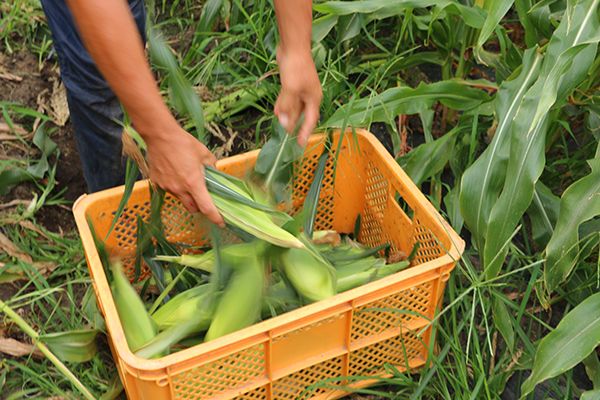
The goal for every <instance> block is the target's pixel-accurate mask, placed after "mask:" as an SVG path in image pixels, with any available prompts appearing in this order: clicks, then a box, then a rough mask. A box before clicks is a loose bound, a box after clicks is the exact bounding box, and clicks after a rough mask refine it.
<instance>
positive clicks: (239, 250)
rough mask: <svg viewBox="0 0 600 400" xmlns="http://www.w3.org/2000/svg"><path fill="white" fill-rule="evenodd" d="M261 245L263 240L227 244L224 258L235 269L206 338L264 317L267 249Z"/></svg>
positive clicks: (231, 330) (211, 338) (244, 325)
mask: <svg viewBox="0 0 600 400" xmlns="http://www.w3.org/2000/svg"><path fill="white" fill-rule="evenodd" d="M258 246H262V245H261V244H260V242H259V243H247V244H245V245H244V246H241V245H240V246H235V247H234V246H229V247H224V248H223V251H222V254H221V255H222V262H223V263H224V264H227V265H229V266H230V267H231V268H232V269H233V273H232V275H231V277H230V279H229V282H228V283H227V286H226V288H225V291H224V293H223V295H222V296H221V298H220V299H219V300H218V305H217V308H216V310H215V315H214V317H213V320H212V322H211V324H210V328H209V329H208V332H206V336H205V340H206V341H210V340H213V339H216V338H218V337H221V336H224V335H226V334H228V333H231V332H235V331H237V330H239V329H242V328H245V327H247V326H250V325H252V324H253V323H255V322H256V321H257V320H258V319H259V318H260V310H261V303H262V296H263V288H264V284H265V268H264V256H263V249H261V248H260V247H258Z"/></svg>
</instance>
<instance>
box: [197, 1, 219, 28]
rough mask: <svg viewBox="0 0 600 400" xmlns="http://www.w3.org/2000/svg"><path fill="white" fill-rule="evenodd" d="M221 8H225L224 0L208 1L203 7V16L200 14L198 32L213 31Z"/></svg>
mask: <svg viewBox="0 0 600 400" xmlns="http://www.w3.org/2000/svg"><path fill="white" fill-rule="evenodd" d="M221 7H223V0H208V1H206V2H205V3H204V5H203V7H202V14H200V21H199V22H198V27H197V28H196V32H199V33H202V32H209V31H211V30H212V25H213V24H214V21H215V19H216V18H217V16H218V15H219V12H220V11H221Z"/></svg>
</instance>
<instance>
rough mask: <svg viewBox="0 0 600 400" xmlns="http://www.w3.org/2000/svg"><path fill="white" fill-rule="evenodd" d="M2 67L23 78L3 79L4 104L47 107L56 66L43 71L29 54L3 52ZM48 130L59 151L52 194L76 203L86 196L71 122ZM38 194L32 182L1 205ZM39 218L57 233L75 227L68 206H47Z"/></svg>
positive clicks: (0, 198) (0, 82) (24, 121)
mask: <svg viewBox="0 0 600 400" xmlns="http://www.w3.org/2000/svg"><path fill="white" fill-rule="evenodd" d="M0 68H2V69H4V70H5V71H6V72H8V73H10V74H13V75H16V76H18V77H20V78H22V80H21V81H13V80H8V79H1V78H0V93H2V101H7V102H13V103H17V104H19V105H23V106H26V107H28V108H30V109H33V110H38V109H39V108H40V104H41V105H44V103H45V102H46V101H47V100H48V97H49V95H50V93H51V91H52V85H53V82H54V81H55V80H57V79H58V68H57V67H56V65H52V63H48V62H46V63H44V67H43V68H42V69H41V70H40V69H39V64H38V60H37V58H36V57H35V56H34V55H33V54H31V53H29V52H20V53H15V54H13V55H10V56H8V55H5V54H1V53H0ZM38 103H39V104H38ZM13 117H14V122H16V123H19V124H21V125H22V126H23V127H24V128H25V129H26V130H27V131H30V130H31V129H32V128H33V126H32V124H33V121H32V120H31V118H29V117H28V118H21V117H19V116H17V115H15V116H13ZM46 127H47V128H49V129H48V131H49V133H50V137H51V139H52V140H53V141H54V142H56V144H57V145H58V148H59V161H58V163H57V170H56V187H55V188H54V191H53V192H52V194H56V193H60V192H63V191H64V192H63V195H62V197H63V198H64V199H66V200H68V201H70V202H71V201H74V200H75V199H77V198H78V197H79V196H80V195H81V194H83V193H85V191H86V185H85V181H84V179H83V174H82V170H81V163H80V161H79V155H78V153H77V149H76V145H75V140H74V137H73V128H72V126H71V123H70V122H69V121H67V123H66V124H65V125H64V126H57V125H55V124H53V123H48V124H47V125H46ZM34 151H36V150H34ZM10 156H16V157H20V158H23V159H26V158H28V157H36V156H37V154H36V153H35V152H32V153H31V154H24V153H21V154H13V153H12V151H11V153H10ZM54 162H56V159H55V158H54V159H51V160H50V164H51V165H52V164H53V163H54ZM36 191H38V190H36V188H35V186H34V185H33V184H31V183H25V184H21V185H18V186H16V187H15V188H13V189H12V190H11V192H9V193H8V194H7V195H6V196H0V203H5V202H8V201H10V200H13V199H31V198H32V193H33V192H36ZM36 217H37V220H38V222H39V223H41V224H42V225H44V226H45V227H46V228H47V229H49V230H51V231H54V232H58V231H63V232H66V231H71V230H72V229H74V228H75V223H74V220H73V215H72V213H71V211H70V206H69V205H67V207H62V206H47V207H44V212H43V213H39V214H38V215H37V216H36Z"/></svg>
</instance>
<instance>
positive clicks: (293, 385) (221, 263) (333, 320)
mask: <svg viewBox="0 0 600 400" xmlns="http://www.w3.org/2000/svg"><path fill="white" fill-rule="evenodd" d="M265 147H266V146H265ZM326 149H327V150H326ZM263 154H264V153H263ZM267 154H268V153H267ZM279 159H285V160H286V162H287V163H291V165H293V167H294V169H295V171H293V173H292V174H291V175H290V177H291V178H292V184H291V186H290V187H291V191H290V193H289V198H286V196H283V197H284V199H283V201H284V207H283V208H277V207H275V205H277V204H280V201H281V200H282V199H280V198H276V196H277V195H281V193H282V190H281V189H282V188H285V185H284V182H285V181H286V179H289V177H287V178H286V177H285V176H276V175H275V174H271V173H269V171H273V169H272V167H273V165H270V167H271V169H269V166H268V165H267V166H266V167H265V164H268V163H267V161H268V160H266V161H265V159H264V157H263V158H261V156H260V155H259V153H258V152H251V153H247V154H244V155H240V156H235V157H231V158H229V159H226V160H222V161H220V162H219V163H218V164H217V167H218V169H219V170H220V171H221V173H219V172H217V171H209V173H208V174H207V177H209V179H213V180H214V184H215V185H220V189H215V187H212V188H211V187H210V185H212V183H209V191H210V192H211V194H212V195H213V198H218V197H219V196H221V197H222V199H223V200H224V201H222V202H221V203H220V204H221V205H219V200H215V202H216V203H217V207H219V210H220V211H221V212H222V213H223V214H224V217H225V220H226V222H227V224H228V226H229V229H227V230H225V231H223V232H221V231H219V230H217V229H210V228H209V227H208V226H207V225H206V223H204V221H203V218H202V217H201V216H196V215H191V214H188V213H187V212H186V211H185V209H184V208H183V207H182V206H181V204H179V202H178V201H176V200H175V199H174V198H172V197H170V196H168V195H167V196H166V197H164V196H163V198H162V199H161V200H160V201H159V200H156V199H155V198H158V195H156V194H154V198H151V196H150V192H151V190H150V186H149V184H148V182H139V183H137V184H136V186H135V187H134V189H133V191H132V194H131V197H130V198H129V200H128V202H127V204H126V206H125V208H124V209H123V212H122V213H121V215H120V216H119V218H118V219H117V221H116V223H115V225H114V229H113V230H112V231H110V229H111V224H112V219H113V218H114V215H115V213H116V211H118V208H119V207H118V206H119V202H120V200H121V195H122V193H123V188H116V189H111V190H108V191H105V192H101V193H97V194H93V195H90V196H86V197H84V198H83V199H81V200H79V201H78V202H77V204H76V205H75V214H76V219H77V222H78V227H79V229H80V232H81V235H82V240H83V243H84V247H85V250H86V256H87V259H88V265H89V268H90V272H91V275H92V278H93V282H94V287H95V290H96V294H97V298H98V303H99V305H100V308H101V310H102V312H103V313H104V315H105V317H106V322H107V329H108V331H109V334H110V338H111V345H112V349H113V354H114V357H115V360H117V364H118V366H119V373H120V375H121V379H122V381H123V384H124V387H125V389H126V391H127V394H128V396H129V397H130V398H136V399H146V398H147V399H150V398H152V399H174V398H185V399H212V398H220V399H231V398H238V397H239V398H252V399H261V398H264V399H267V398H269V399H295V398H319V397H322V398H334V397H341V396H343V395H344V394H347V391H345V390H343V388H344V387H345V386H347V385H349V386H353V387H363V386H367V385H369V384H371V383H373V381H371V380H369V379H368V377H369V376H383V375H386V370H385V369H384V367H383V366H384V364H386V363H387V364H390V365H393V366H395V367H396V368H398V369H399V370H407V369H414V368H418V367H419V366H420V365H423V364H424V363H425V361H426V359H427V355H428V351H429V348H430V346H432V344H433V337H432V335H431V324H430V321H431V319H432V318H433V316H434V314H435V311H436V309H437V307H438V305H439V302H440V299H441V296H442V294H443V289H444V285H445V282H446V280H447V279H448V276H449V273H450V271H451V270H452V268H453V267H454V264H455V263H456V261H457V259H458V258H459V257H460V254H461V252H462V249H463V243H462V241H461V240H460V238H459V237H458V236H457V235H456V234H455V233H454V232H453V231H452V229H451V228H450V227H449V226H448V224H446V223H445V221H444V220H443V219H442V217H441V216H440V215H439V214H438V213H437V212H436V211H435V208H434V207H433V206H432V205H431V204H429V203H428V202H427V200H426V199H425V197H424V196H423V195H422V194H421V193H420V192H419V191H418V190H417V188H416V187H415V186H414V185H413V184H412V182H411V181H410V180H409V178H408V177H407V176H406V175H405V174H404V173H403V172H402V170H401V169H400V167H399V166H398V165H397V163H396V162H395V161H394V160H393V159H392V158H391V157H390V156H389V154H387V152H386V151H385V150H384V149H383V147H382V146H381V144H379V143H378V142H377V140H376V139H375V138H374V137H373V136H372V135H371V134H369V133H368V132H366V131H360V130H358V131H356V132H355V133H351V132H347V133H345V134H344V135H342V134H340V133H339V132H337V133H335V134H334V135H333V138H332V140H330V141H328V140H327V139H326V137H325V136H322V135H321V136H314V137H313V138H311V140H310V142H309V144H308V146H307V149H306V152H305V153H304V155H303V158H302V160H301V161H300V162H294V157H293V156H292V155H291V153H290V154H286V157H279ZM281 169H282V168H278V171H279V170H281ZM251 172H252V174H250V173H251ZM225 174H227V175H225ZM315 176H316V178H315ZM233 177H236V178H233ZM257 177H258V178H260V179H255V178H257ZM314 182H316V183H315V184H313V183H314ZM278 185H279V186H278ZM274 187H278V189H274V190H272V191H271V192H270V193H269V189H270V188H274ZM217 191H218V192H217ZM232 192H235V193H232ZM311 196H312V197H311ZM240 197H241V198H243V199H241V198H240ZM307 197H308V200H307V201H305V199H306V198H307ZM311 198H312V199H313V200H311ZM234 199H237V200H234ZM244 199H245V200H244ZM157 203H162V207H156V204H157ZM232 204H233V206H232ZM225 208H227V209H228V210H229V211H231V214H230V215H229V216H227V214H226V213H227V211H224V210H225ZM157 209H158V210H159V211H157ZM232 210H235V211H232ZM284 211H286V212H284ZM242 213H244V214H243V215H244V216H246V215H248V218H240V215H242ZM88 220H89V225H88ZM92 230H93V232H94V234H92ZM109 231H110V234H108V233H109ZM230 232H233V233H234V234H230ZM107 234H108V235H107ZM93 236H95V237H96V238H106V240H104V241H103V243H102V246H100V247H101V248H102V249H103V250H104V251H105V252H106V257H105V259H113V260H116V259H118V260H119V262H120V263H121V265H122V269H121V267H119V264H118V263H113V264H114V265H113V266H112V268H106V269H105V268H104V266H103V265H102V262H101V261H100V260H101V258H102V257H101V254H100V253H99V250H98V247H97V246H96V244H95V243H94V239H93ZM121 271H123V272H121ZM109 274H110V275H111V276H112V278H110V277H109V276H108V275H109ZM124 276H128V277H129V278H131V280H132V281H133V283H132V286H131V285H130V284H129V283H128V281H127V280H125V279H123V278H124ZM383 277H385V279H381V278H383ZM111 281H112V282H113V283H112V286H113V288H114V289H117V290H116V293H114V292H112V291H111V285H110V283H109V282H111ZM117 281H118V282H119V284H118V285H117ZM117 287H118V288H117ZM133 287H137V288H138V289H139V295H138V292H136V291H135V290H131V289H132V288H133ZM131 294H135V295H136V299H135V300H131V299H130V300H126V302H127V304H128V305H130V306H133V307H135V310H138V311H137V315H136V316H135V318H131V314H127V312H129V313H131V312H132V311H133V309H128V308H127V305H126V306H123V305H122V304H119V302H121V301H123V299H124V298H126V296H129V295H131ZM144 301H146V302H148V304H147V305H146V306H145V307H144V309H142V310H141V311H140V305H143V304H144ZM123 309H124V311H122V310H123ZM137 319H139V320H140V321H143V322H140V323H142V324H143V326H145V327H146V328H147V329H146V330H144V334H143V335H142V334H140V332H137V331H136V326H137V325H136V324H137V323H136V322H135V320H137ZM130 324H131V325H130ZM128 331H130V332H128ZM142 342H143V343H142ZM352 376H355V377H361V378H360V379H353V378H351V377H352ZM240 396H241V397H240Z"/></svg>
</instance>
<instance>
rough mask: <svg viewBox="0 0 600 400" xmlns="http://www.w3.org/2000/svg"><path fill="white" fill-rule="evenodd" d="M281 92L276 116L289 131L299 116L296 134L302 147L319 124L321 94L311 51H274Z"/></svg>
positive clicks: (276, 103)
mask: <svg viewBox="0 0 600 400" xmlns="http://www.w3.org/2000/svg"><path fill="white" fill-rule="evenodd" d="M277 63H278V64H279V78H280V80H281V91H280V93H279V97H278V98H277V101H276V102H275V110H274V111H275V115H276V116H277V118H279V122H280V123H281V125H282V126H283V127H284V128H285V129H286V130H287V131H288V132H292V131H293V130H294V128H295V127H296V124H297V123H298V119H299V118H300V115H301V114H304V122H303V123H302V126H301V127H300V130H299V131H298V143H300V145H301V146H305V145H306V142H307V141H308V137H309V136H310V134H311V133H312V132H313V130H314V129H315V126H316V125H317V122H318V121H319V107H320V105H321V98H322V97H323V93H322V91H321V83H320V82H319V76H318V75H317V69H316V68H315V63H314V61H313V59H312V55H311V53H310V51H293V52H286V51H284V50H283V49H281V48H279V49H278V50H277Z"/></svg>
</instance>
